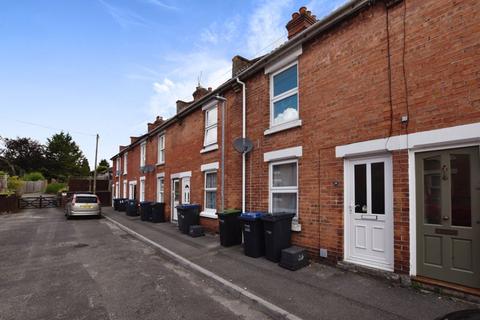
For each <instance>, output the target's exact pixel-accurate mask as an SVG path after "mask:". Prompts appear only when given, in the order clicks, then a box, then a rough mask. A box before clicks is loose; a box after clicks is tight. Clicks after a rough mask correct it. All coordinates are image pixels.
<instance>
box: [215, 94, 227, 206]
mask: <svg viewBox="0 0 480 320" xmlns="http://www.w3.org/2000/svg"><path fill="white" fill-rule="evenodd" d="M215 99H217V100H219V101H222V151H221V160H220V162H221V164H220V168H221V169H220V170H221V178H220V179H221V184H222V187H221V198H222V202H221V204H220V212H224V211H225V103H227V99H225V98H224V97H221V96H219V95H216V96H215Z"/></svg>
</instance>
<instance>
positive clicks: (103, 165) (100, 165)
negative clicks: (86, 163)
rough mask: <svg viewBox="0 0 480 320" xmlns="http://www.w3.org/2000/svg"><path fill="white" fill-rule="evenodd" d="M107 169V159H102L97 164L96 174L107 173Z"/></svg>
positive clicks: (108, 166) (108, 165)
mask: <svg viewBox="0 0 480 320" xmlns="http://www.w3.org/2000/svg"><path fill="white" fill-rule="evenodd" d="M109 168H110V164H109V163H108V161H107V159H102V160H100V162H99V163H98V166H97V173H105V172H107V171H108V169H109Z"/></svg>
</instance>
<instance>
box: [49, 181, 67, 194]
mask: <svg viewBox="0 0 480 320" xmlns="http://www.w3.org/2000/svg"><path fill="white" fill-rule="evenodd" d="M66 190H67V185H66V184H65V183H61V182H57V183H50V184H49V185H48V186H47V189H46V190H45V193H52V194H57V193H58V192H60V191H66Z"/></svg>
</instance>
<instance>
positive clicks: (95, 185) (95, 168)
mask: <svg viewBox="0 0 480 320" xmlns="http://www.w3.org/2000/svg"><path fill="white" fill-rule="evenodd" d="M98 138H99V135H98V133H97V139H96V143H95V166H94V167H93V168H94V169H93V194H96V193H97V154H98Z"/></svg>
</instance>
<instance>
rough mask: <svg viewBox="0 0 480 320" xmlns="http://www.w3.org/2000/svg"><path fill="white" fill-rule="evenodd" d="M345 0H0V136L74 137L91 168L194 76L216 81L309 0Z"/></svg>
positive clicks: (312, 4) (324, 9) (171, 107)
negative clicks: (96, 154)
mask: <svg viewBox="0 0 480 320" xmlns="http://www.w3.org/2000/svg"><path fill="white" fill-rule="evenodd" d="M345 2H346V0H306V1H305V0H304V1H300V0H277V1H273V0H272V1H233V0H223V1H220V0H214V1H196V0H185V1H172V0H68V1H66V0H43V1H41V0H18V1H11V0H0V7H1V10H0V136H3V137H10V138H13V137H16V136H21V137H24V136H26V137H32V138H34V139H37V140H39V141H40V142H42V143H44V142H45V141H46V138H47V137H49V136H51V135H52V134H53V133H55V132H59V131H60V130H61V129H63V130H64V131H68V132H70V133H71V134H72V136H73V137H74V139H75V141H76V142H77V143H78V144H79V145H80V147H81V148H82V150H83V151H84V153H85V155H86V156H87V158H88V159H89V161H90V165H91V166H93V159H94V151H95V138H94V135H95V134H96V133H98V134H99V135H100V145H99V158H100V159H101V158H107V159H109V158H110V157H111V156H112V155H114V154H115V153H116V152H117V151H118V145H120V144H128V142H129V137H130V136H133V135H140V134H142V133H144V132H145V130H146V123H147V122H148V121H150V122H151V121H153V120H154V118H155V116H156V115H160V116H163V117H164V118H168V117H170V116H172V115H173V114H174V112H175V101H176V100H178V99H183V100H190V99H191V93H192V92H193V90H194V88H195V86H196V83H197V81H198V78H199V77H200V82H201V84H202V85H203V86H204V87H216V86H218V85H219V84H221V83H222V82H224V81H225V80H227V79H228V78H229V76H230V72H231V58H232V57H233V56H234V55H237V54H240V55H242V56H245V57H247V58H253V57H255V56H258V55H260V54H263V53H266V52H268V51H270V50H271V49H273V48H275V47H277V46H278V45H280V44H281V43H282V42H284V41H285V40H286V29H285V24H286V23H287V22H288V20H289V19H290V16H291V14H292V13H293V12H294V11H296V10H298V9H299V8H300V7H301V6H303V5H306V6H307V8H308V9H309V10H311V11H312V13H313V14H316V15H317V17H322V16H324V15H326V14H328V13H329V12H331V11H332V10H334V9H335V8H337V7H338V6H340V5H341V4H343V3H345Z"/></svg>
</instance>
